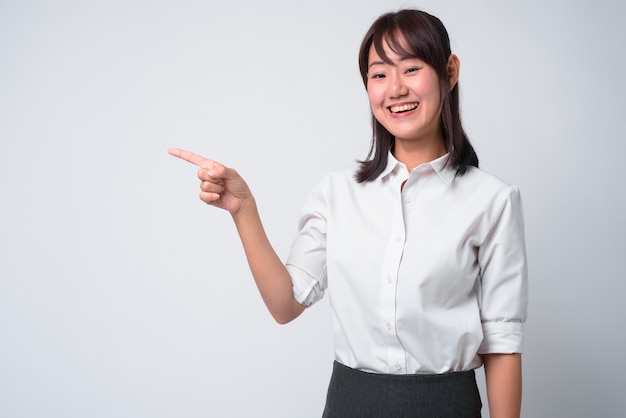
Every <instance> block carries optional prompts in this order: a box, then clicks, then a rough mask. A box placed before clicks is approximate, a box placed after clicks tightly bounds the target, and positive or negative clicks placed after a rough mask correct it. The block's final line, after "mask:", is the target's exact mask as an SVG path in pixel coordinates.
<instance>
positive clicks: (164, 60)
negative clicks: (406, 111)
mask: <svg viewBox="0 0 626 418" xmlns="http://www.w3.org/2000/svg"><path fill="white" fill-rule="evenodd" d="M400 7H418V8H422V9H424V10H426V11H429V12H431V13H433V14H435V15H437V16H438V17H440V18H441V19H442V21H443V22H444V24H445V25H446V26H447V28H448V31H449V32H450V36H451V39H452V49H453V52H455V53H457V55H459V57H460V59H461V64H462V68H461V79H460V86H461V94H462V103H463V118H464V122H465V126H466V129H467V131H468V133H469V135H470V137H471V139H472V140H473V142H474V145H475V146H476V148H477V151H478V154H479V157H480V158H481V166H482V167H483V169H485V170H487V171H489V172H492V173H494V174H496V175H498V176H499V177H501V178H503V179H505V180H507V181H508V182H510V183H514V184H517V185H518V186H519V187H520V188H521V190H522V195H523V199H524V208H525V214H526V233H527V245H528V254H529V265H530V279H531V282H530V283H531V304H530V317H529V321H528V323H527V325H526V331H527V339H526V352H525V354H524V379H525V380H524V384H525V386H524V402H523V416H524V417H529V418H542V417H547V418H554V417H568V418H570V417H581V418H586V417H619V416H623V394H624V391H625V390H626V385H625V384H624V380H623V376H624V373H626V368H625V366H624V361H623V358H624V353H623V351H624V346H625V343H626V339H625V337H624V322H623V318H624V317H626V308H625V304H624V294H625V293H626V284H625V273H624V268H623V264H624V258H625V257H626V238H625V236H626V192H625V190H626V188H625V186H624V180H625V179H626V175H624V162H625V160H626V157H625V156H626V146H625V140H626V136H625V135H624V125H623V122H624V115H625V114H626V106H625V105H624V97H625V96H626V83H625V81H624V75H625V74H626V57H625V54H624V52H623V51H624V44H626V32H625V30H624V21H626V6H625V3H624V2H622V1H618V0H615V1H609V0H604V1H594V2H592V1H590V0H589V1H567V0H547V1H546V0H543V1H539V0H526V1H523V2H522V1H512V0H511V1H496V0H491V1H488V0H481V1H474V2H467V1H435V0H429V1H421V2H411V1H389V0H386V1H382V0H378V1H374V0H360V1H356V0H349V1H338V0H318V1H314V2H313V1H307V2H305V1H293V0H292V1H287V0H267V1H264V2H258V1H254V0H233V1H228V2H214V1H192V0H178V1H146V0H143V1H140V0H127V1H120V0H109V1H78V0H75V1H73V0H59V1H56V2H46V1H29V0H26V1H25V0H20V1H17V0H2V1H0V144H1V148H0V191H1V193H2V194H1V199H2V204H1V205H0V416H2V417H10V418H18V417H28V418H31V417H46V418H56V417H59V418H60V417H63V418H68V417H71V418H74V417H76V418H78V417H129V418H130V417H141V418H143V417H190V418H193V417H272V418H278V417H285V418H293V417H296V418H313V417H319V416H320V415H321V411H322V408H323V403H324V398H325V392H326V386H327V383H328V378H329V376H330V370H331V363H332V360H333V353H332V335H331V324H330V314H329V311H328V306H327V304H326V303H325V302H322V303H320V304H319V305H316V306H315V307H313V308H311V309H310V310H308V311H307V312H305V314H304V315H303V316H302V317H301V318H299V319H298V320H297V321H295V322H294V323H292V324H289V325H286V326H279V325H277V324H275V323H274V322H273V321H272V319H271V317H270V316H269V314H268V313H267V312H266V310H265V307H264V305H263V303H262V301H261V299H260V297H259V296H258V294H257V291H256V288H255V287H254V284H253V282H252V279H251V277H250V273H249V271H248V268H247V265H246V263H245V260H244V255H243V252H242V250H241V248H240V245H239V242H238V238H237V237H236V233H235V229H234V227H233V225H232V222H231V220H230V217H229V216H228V215H227V214H225V213H223V212H221V211H218V210H216V209H214V208H211V207H207V206H206V205H204V204H203V203H201V202H200V201H199V200H198V199H197V194H198V182H197V181H196V174H195V171H196V170H195V168H194V167H192V166H190V165H187V164H186V163H184V162H182V161H179V160H176V159H174V158H172V157H170V156H168V155H167V153H166V150H167V148H168V147H172V146H175V147H181V148H187V149H191V150H194V151H196V152H198V153H200V154H203V155H205V156H207V157H211V158H214V159H217V160H219V161H221V162H223V163H225V164H227V165H231V166H233V167H235V168H237V169H238V171H239V172H240V173H241V174H242V175H244V177H245V178H246V179H247V180H248V182H249V184H250V186H251V187H252V189H253V191H254V192H255V194H256V196H257V199H258V202H259V206H260V210H261V214H262V217H263V219H264V222H265V226H266V229H267V231H268V234H269V235H270V238H271V240H272V241H273V243H274V245H275V248H276V250H277V252H278V253H279V255H281V257H283V258H284V257H286V256H287V253H288V250H289V247H290V244H291V239H292V238H293V236H294V233H295V231H296V223H297V218H298V213H299V210H300V206H301V205H302V203H303V201H304V199H305V198H306V196H307V195H308V193H309V190H310V189H311V187H312V186H313V184H314V183H315V182H316V181H317V180H318V179H319V178H320V177H321V176H322V175H324V174H325V173H326V172H327V171H329V170H333V169H336V168H340V167H344V166H346V165H350V164H352V163H353V161H354V160H355V159H362V158H364V157H365V156H366V153H367V150H368V147H369V141H370V120H369V108H368V103H367V96H366V94H365V91H364V89H363V87H362V84H361V81H360V76H359V74H358V68H357V51H358V47H359V43H360V40H361V37H362V36H363V34H364V33H365V31H366V29H367V28H368V27H369V25H370V24H371V23H372V21H373V20H374V19H375V18H376V17H377V16H378V15H379V14H381V13H383V12H387V11H391V10H396V9H398V8H400ZM479 378H480V384H481V390H482V384H483V380H482V375H481V376H479ZM483 401H484V403H485V404H486V399H485V398H483ZM484 411H485V414H484V415H485V416H488V413H487V411H486V408H484Z"/></svg>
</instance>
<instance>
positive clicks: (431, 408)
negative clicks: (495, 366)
mask: <svg viewBox="0 0 626 418" xmlns="http://www.w3.org/2000/svg"><path fill="white" fill-rule="evenodd" d="M481 408H482V403H481V400H480V394H479V392H478V387H477V385H476V376H475V373H474V371H473V370H469V371H464V372H454V373H445V374H429V375H420V374H411V375H392V374H379V373H370V372H364V371H361V370H355V369H352V368H350V367H348V366H345V365H343V364H341V363H339V362H337V361H335V362H334V364H333V372H332V376H331V379H330V384H329V386H328V394H327V398H326V406H325V408H324V414H323V418H349V417H359V418H367V417H371V418H380V417H385V418H393V417H423V418H433V417H438V418H447V417H449V418H479V417H480V416H481V415H480V410H481Z"/></svg>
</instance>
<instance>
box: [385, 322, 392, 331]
mask: <svg viewBox="0 0 626 418" xmlns="http://www.w3.org/2000/svg"><path fill="white" fill-rule="evenodd" d="M385 328H386V329H387V331H391V324H390V323H389V322H387V323H386V324H385Z"/></svg>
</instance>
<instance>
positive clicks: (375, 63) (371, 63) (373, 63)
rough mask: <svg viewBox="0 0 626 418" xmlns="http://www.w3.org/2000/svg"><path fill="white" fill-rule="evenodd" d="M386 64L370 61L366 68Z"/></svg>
mask: <svg viewBox="0 0 626 418" xmlns="http://www.w3.org/2000/svg"><path fill="white" fill-rule="evenodd" d="M385 64H386V63H385V62H384V61H372V62H370V65H368V66H367V68H371V67H372V66H373V65H385Z"/></svg>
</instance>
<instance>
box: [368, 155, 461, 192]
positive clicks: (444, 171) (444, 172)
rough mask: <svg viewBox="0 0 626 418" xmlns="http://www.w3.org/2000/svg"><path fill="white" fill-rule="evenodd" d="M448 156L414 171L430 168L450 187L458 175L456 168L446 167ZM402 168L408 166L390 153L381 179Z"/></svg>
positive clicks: (421, 165) (420, 166) (418, 167)
mask: <svg viewBox="0 0 626 418" xmlns="http://www.w3.org/2000/svg"><path fill="white" fill-rule="evenodd" d="M448 156H449V154H445V155H442V156H441V157H439V158H437V159H434V160H432V161H430V162H427V163H424V164H420V165H419V166H417V167H415V168H414V169H413V170H423V169H424V168H425V167H427V166H430V168H432V170H433V171H434V172H435V173H437V175H438V176H439V177H440V178H441V180H443V181H444V183H446V184H447V185H450V184H452V180H454V177H455V175H456V170H455V168H454V167H451V166H450V165H449V164H448V165H446V162H447V161H448ZM401 167H402V168H404V169H405V170H406V166H405V165H404V164H403V163H401V162H400V161H398V160H397V159H396V157H394V156H393V154H392V153H391V151H390V152H389V154H388V156H387V166H386V167H385V169H384V170H383V172H382V173H381V175H380V178H385V177H387V176H389V175H390V174H392V173H394V172H397V170H398V169H400V168H401Z"/></svg>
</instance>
